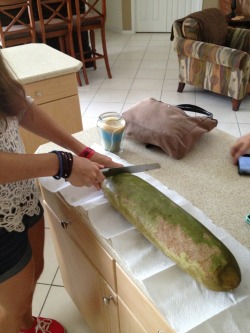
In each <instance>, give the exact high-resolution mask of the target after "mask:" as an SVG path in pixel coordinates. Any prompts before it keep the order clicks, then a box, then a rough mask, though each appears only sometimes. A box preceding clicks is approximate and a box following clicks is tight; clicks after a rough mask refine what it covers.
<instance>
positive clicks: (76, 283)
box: [42, 188, 174, 333]
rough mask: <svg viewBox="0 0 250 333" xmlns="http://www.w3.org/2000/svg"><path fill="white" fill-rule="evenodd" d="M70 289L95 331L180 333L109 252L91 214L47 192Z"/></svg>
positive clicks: (49, 214) (46, 205) (48, 213)
mask: <svg viewBox="0 0 250 333" xmlns="http://www.w3.org/2000/svg"><path fill="white" fill-rule="evenodd" d="M42 194H43V198H44V208H45V212H46V218H47V219H48V220H49V222H50V225H51V230H52V236H53V240H54V244H55V249H56V253H57V257H58V262H59V266H60V270H61V275H62V279H63V283H64V286H65V289H66V290H67V292H68V293H69V295H70V297H71V298H72V300H73V302H74V303H75V304H76V306H77V308H78V309H79V311H80V313H81V314H82V316H83V318H84V320H85V322H86V323H87V325H88V326H89V328H90V329H91V330H92V332H93V333H119V332H120V333H131V332H136V333H172V332H174V331H173V330H172V329H171V327H170V326H169V324H168V323H167V322H166V321H165V319H164V318H163V317H162V316H161V314H160V313H159V312H158V310H157V309H156V308H155V307H154V305H153V304H152V303H151V302H150V300H149V299H148V298H147V297H146V296H145V295H144V294H143V293H142V292H141V291H140V290H139V288H138V287H137V286H136V285H135V284H134V283H133V282H132V280H131V279H130V278H129V276H128V275H127V274H126V273H125V272H124V271H123V269H122V268H121V267H120V266H119V264H118V263H117V262H116V260H115V259H114V258H113V257H112V256H111V255H110V254H109V253H108V252H107V251H106V250H105V249H104V247H103V245H102V244H101V243H100V241H99V240H98V238H97V236H96V235H95V234H94V232H92V231H91V229H90V228H89V227H88V224H87V219H88V218H87V215H86V216H85V215H84V214H83V215H82V214H80V213H79V211H77V210H76V209H75V208H74V207H72V206H70V205H68V204H67V203H66V202H65V201H64V199H63V198H62V197H61V196H60V194H57V193H52V192H49V191H48V190H46V189H44V188H42Z"/></svg>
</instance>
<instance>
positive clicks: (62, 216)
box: [42, 188, 116, 291]
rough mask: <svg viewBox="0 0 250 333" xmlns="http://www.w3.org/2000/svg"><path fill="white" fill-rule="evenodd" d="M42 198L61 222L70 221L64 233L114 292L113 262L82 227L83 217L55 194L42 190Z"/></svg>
mask: <svg viewBox="0 0 250 333" xmlns="http://www.w3.org/2000/svg"><path fill="white" fill-rule="evenodd" d="M42 192H43V197H44V199H45V200H46V202H47V203H49V205H50V207H53V211H54V212H55V214H56V215H57V216H58V218H59V220H61V221H70V222H69V223H68V226H67V229H65V231H66V232H67V233H68V234H69V236H70V237H71V238H73V239H74V240H75V241H76V242H77V243H78V244H79V245H80V246H81V248H82V250H83V251H84V252H85V253H86V254H87V256H88V257H89V258H90V260H91V261H92V262H93V263H94V264H95V265H96V267H97V269H98V270H99V272H100V273H101V275H102V276H103V277H104V279H105V280H106V281H107V282H108V284H109V285H110V286H111V288H112V289H113V290H115V291H116V278H115V260H114V259H113V258H112V257H111V256H110V255H109V254H108V253H107V252H106V251H105V250H104V249H103V247H102V246H101V245H100V244H99V243H98V241H97V240H96V239H95V237H94V236H93V235H92V233H91V232H90V231H89V229H88V228H87V227H86V226H85V225H84V222H83V221H82V220H83V217H82V216H81V217H80V215H78V214H77V213H76V212H75V211H74V208H73V207H71V206H69V205H68V204H66V203H65V202H64V200H63V199H62V198H61V197H60V196H59V195H57V194H55V193H52V192H49V191H47V190H46V189H44V188H42Z"/></svg>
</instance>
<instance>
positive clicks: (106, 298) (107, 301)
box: [102, 295, 113, 306]
mask: <svg viewBox="0 0 250 333" xmlns="http://www.w3.org/2000/svg"><path fill="white" fill-rule="evenodd" d="M102 299H103V303H104V304H105V305H107V306H108V305H109V303H110V301H111V300H112V299H113V296H112V295H110V296H108V297H106V296H104V297H103V298H102Z"/></svg>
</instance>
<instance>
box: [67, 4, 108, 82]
mask: <svg viewBox="0 0 250 333" xmlns="http://www.w3.org/2000/svg"><path fill="white" fill-rule="evenodd" d="M105 21H106V0H75V15H73V31H74V32H76V34H77V40H78V50H79V57H80V60H81V61H82V63H83V67H82V69H83V76H84V80H85V83H86V84H89V80H88V75H87V70H86V63H89V62H93V64H94V66H93V67H94V69H95V70H96V60H99V59H104V62H105V66H106V70H107V74H108V77H109V78H110V79H111V78H112V75H111V71H110V66H109V60H108V53H107V45H106V33H105ZM97 29H99V30H100V33H101V42H102V53H99V52H97V50H96V41H95V30H97ZM82 32H88V33H89V37H90V50H88V51H87V52H88V54H89V53H90V54H91V57H89V56H88V57H86V52H85V51H84V50H83V45H82Z"/></svg>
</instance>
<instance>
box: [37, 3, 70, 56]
mask: <svg viewBox="0 0 250 333" xmlns="http://www.w3.org/2000/svg"><path fill="white" fill-rule="evenodd" d="M37 11H38V17H39V20H38V21H35V25H36V33H37V37H38V38H40V40H41V41H42V42H43V43H45V44H46V42H47V40H49V39H57V40H58V42H59V48H60V51H62V52H64V53H67V54H69V55H71V56H75V54H74V46H73V40H72V29H73V25H72V9H71V1H70V0H37Z"/></svg>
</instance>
